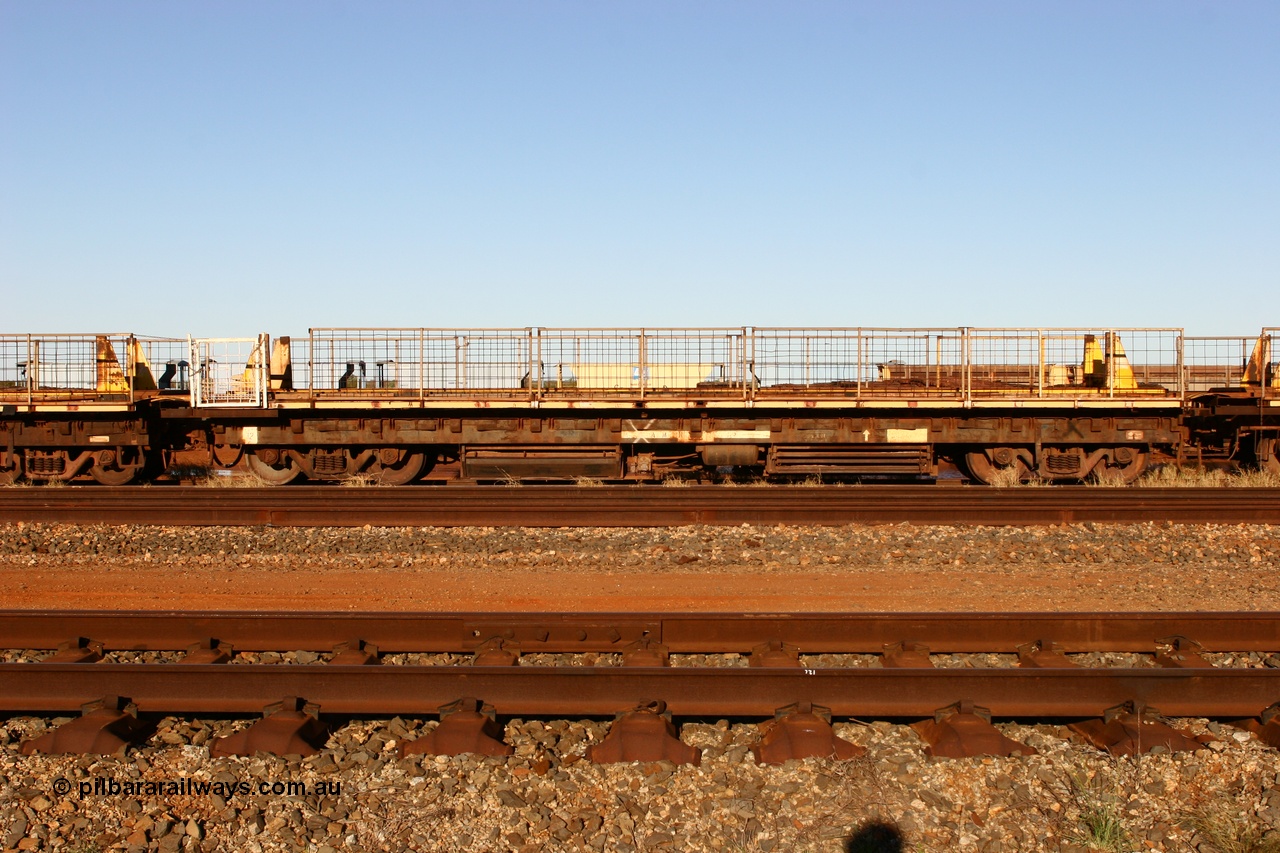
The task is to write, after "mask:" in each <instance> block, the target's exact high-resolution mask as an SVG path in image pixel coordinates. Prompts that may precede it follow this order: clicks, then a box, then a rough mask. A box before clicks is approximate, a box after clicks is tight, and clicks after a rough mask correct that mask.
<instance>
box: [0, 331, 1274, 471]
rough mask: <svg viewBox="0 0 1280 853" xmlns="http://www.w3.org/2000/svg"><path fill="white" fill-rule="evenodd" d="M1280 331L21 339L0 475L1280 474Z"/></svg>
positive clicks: (13, 358)
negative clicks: (1188, 466)
mask: <svg viewBox="0 0 1280 853" xmlns="http://www.w3.org/2000/svg"><path fill="white" fill-rule="evenodd" d="M1277 331H1278V330H1277V329H1273V328H1268V329H1263V330H1262V333H1261V334H1260V335H1257V336H1247V337H1234V338H1205V337H1188V336H1186V335H1185V334H1184V333H1183V331H1182V330H1181V329H1135V328H1127V329H1116V328H1100V329H979V328H968V327H964V328H954V329H945V328H935V329H923V328H922V329H866V328H838V329H837V328H830V329H819V328H813V329H784V328H760V327H739V328H722V329H552V328H523V329H425V328H424V329H312V330H311V331H310V332H309V333H308V335H307V336H306V337H305V338H300V337H280V338H271V337H270V336H268V335H265V334H263V335H259V336H257V337H255V338H247V339H192V338H147V337H141V336H137V335H131V334H90V335H0V407H2V408H0V411H2V413H3V414H2V415H0V481H5V482H8V481H15V480H18V479H20V478H26V479H30V480H35V481H41V480H70V479H73V478H81V479H86V480H88V479H92V480H96V481H97V482H100V483H106V484H124V483H128V482H132V481H135V480H145V479H148V478H150V477H153V476H155V475H156V474H158V473H160V472H163V471H164V470H165V469H166V468H167V467H168V466H169V464H170V463H171V462H172V460H173V459H174V457H175V455H176V454H178V453H184V452H185V453H188V454H194V455H198V456H199V457H200V458H202V459H203V461H204V462H205V463H206V464H207V465H209V466H210V467H212V468H215V469H218V468H222V469H230V468H247V469H248V470H250V471H252V472H253V473H254V474H256V475H257V477H258V478H259V479H260V480H262V481H264V482H266V483H269V484H284V483H289V482H293V481H295V480H299V479H303V478H306V479H311V480H318V481H326V480H343V479H347V478H352V477H362V478H370V479H372V480H375V481H378V482H382V483H389V484H404V483H409V482H412V481H415V480H428V481H448V480H462V481H481V482H483V481H521V480H553V481H554V480H566V479H574V478H590V479H592V480H606V481H621V480H632V481H642V482H643V481H658V480H664V479H667V478H672V477H690V478H696V477H699V476H705V475H706V474H707V473H708V472H709V471H715V470H719V471H720V472H722V473H723V472H738V473H743V474H749V475H754V476H759V477H765V478H769V479H774V480H779V481H787V480H795V479H804V478H809V477H814V476H820V477H823V478H831V479H839V478H868V477H871V478H881V477H898V478H907V479H913V478H914V479H930V478H934V477H937V476H939V474H940V473H948V472H958V473H961V474H963V475H966V476H968V477H970V478H971V479H974V480H977V481H979V482H985V483H990V482H993V481H997V480H1000V479H1010V480H1017V479H1030V478H1033V477H1035V478H1039V479H1042V480H1047V481H1081V480H1088V479H1101V480H1113V481H1117V482H1129V481H1132V480H1134V479H1135V478H1137V477H1138V476H1139V475H1140V474H1141V473H1142V472H1143V471H1144V470H1146V469H1147V467H1149V465H1150V464H1151V463H1152V462H1153V461H1155V460H1158V459H1166V458H1175V459H1182V458H1186V457H1193V458H1195V459H1197V460H1201V461H1204V460H1218V461H1233V462H1235V463H1238V464H1241V465H1246V466H1247V465H1259V466H1261V467H1263V468H1264V469H1268V470H1272V471H1280V451H1278V445H1280V380H1278V379H1277V375H1276V373H1277V372H1276V370H1275V368H1276V361H1275V359H1276V353H1275V352H1274V350H1273V349H1272V341H1273V338H1274V337H1275V333H1276V332H1277Z"/></svg>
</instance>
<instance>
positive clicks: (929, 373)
mask: <svg viewBox="0 0 1280 853" xmlns="http://www.w3.org/2000/svg"><path fill="white" fill-rule="evenodd" d="M752 352H753V357H752V361H751V364H750V368H751V370H752V372H753V374H754V376H755V377H756V379H757V380H758V382H759V387H760V389H761V391H762V392H764V393H769V392H771V391H775V392H776V391H793V390H796V389H805V390H806V391H828V392H831V393H841V394H844V395H848V394H855V395H862V394H900V393H902V392H903V390H904V389H905V388H906V387H908V386H910V387H911V388H912V389H913V392H914V393H921V394H933V395H937V394H958V393H959V391H960V380H961V376H962V374H963V353H964V347H963V336H962V334H961V331H960V330H959V329H783V328H759V329H754V330H753V331H752Z"/></svg>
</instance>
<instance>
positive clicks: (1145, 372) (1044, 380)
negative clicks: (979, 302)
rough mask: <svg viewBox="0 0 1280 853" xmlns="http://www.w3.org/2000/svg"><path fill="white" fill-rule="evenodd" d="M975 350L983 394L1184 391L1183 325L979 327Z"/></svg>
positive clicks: (974, 369) (973, 386) (976, 386)
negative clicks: (1180, 327)
mask: <svg viewBox="0 0 1280 853" xmlns="http://www.w3.org/2000/svg"><path fill="white" fill-rule="evenodd" d="M968 348H969V353H968V360H969V382H970V390H971V392H972V393H973V395H974V396H976V397H983V396H1006V395H1008V396H1019V395H1023V394H1037V395H1042V394H1071V393H1088V394H1091V395H1106V396H1113V395H1120V394H1137V393H1143V392H1150V393H1176V392H1177V391H1178V389H1179V383H1180V375H1179V359H1180V338H1179V331H1178V330H1177V329H1132V328H1130V329H971V330H969V333H968Z"/></svg>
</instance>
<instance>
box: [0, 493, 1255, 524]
mask: <svg viewBox="0 0 1280 853" xmlns="http://www.w3.org/2000/svg"><path fill="white" fill-rule="evenodd" d="M19 521H23V522H45V523H73V524H86V523H97V524H150V525H235V526H245V525H266V524H270V525H276V526H316V527H319V526H333V527H349V526H363V525H366V524H369V525H375V526H499V525H514V526H524V527H563V526H596V527H661V526H676V525H686V524H718V525H737V524H880V523H900V522H910V523H913V524H983V525H1011V524H1012V525H1028V524H1064V523H1078V522H1110V523H1144V522H1161V521H1169V522H1175V523H1189V524H1190V523H1218V524H1238V523H1256V524H1280V491H1278V490H1276V489H1267V488H1233V489H1214V488H1142V489H1108V488H1090V487H1083V486H1081V487H1070V486H1067V487H1054V488H1016V489H990V488H924V487H920V486H850V487H803V486H801V487H789V486H776V487H768V488H764V487H762V488H749V487H742V488H728V487H721V486H691V487H686V488H679V489H666V488H644V487H634V486H621V487H610V486H602V487H575V486H536V487H533V486H531V487H525V488H503V487H494V486H458V487H441V488H425V487H422V488H396V487H386V488H362V489H342V488H333V487H319V486H298V487H289V488H236V489H216V488H202V487H191V486H172V487H155V488H151V489H139V488H136V487H134V488H131V487H119V488H113V487H84V488H62V489H49V488H13V489H3V490H0V523H14V522H19Z"/></svg>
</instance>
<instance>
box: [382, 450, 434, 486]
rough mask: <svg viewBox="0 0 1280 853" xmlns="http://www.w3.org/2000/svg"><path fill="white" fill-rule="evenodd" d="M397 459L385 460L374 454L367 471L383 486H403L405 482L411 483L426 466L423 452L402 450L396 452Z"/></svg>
mask: <svg viewBox="0 0 1280 853" xmlns="http://www.w3.org/2000/svg"><path fill="white" fill-rule="evenodd" d="M398 455H399V457H400V458H399V459H396V460H393V461H392V462H387V461H385V460H381V459H379V457H378V456H375V457H374V459H375V460H377V461H375V462H374V463H373V464H372V465H371V466H369V473H370V474H372V475H373V476H374V477H375V478H377V481H378V483H379V484H381V485H383V486H403V485H405V484H406V483H412V482H413V481H414V480H415V479H417V477H418V475H419V474H421V473H422V469H423V468H425V467H426V464H427V455H426V454H425V453H410V452H408V451H404V452H401V453H399V454H398Z"/></svg>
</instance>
